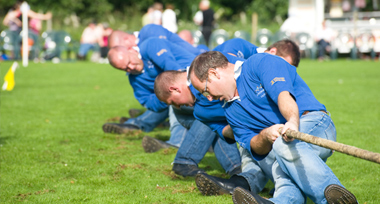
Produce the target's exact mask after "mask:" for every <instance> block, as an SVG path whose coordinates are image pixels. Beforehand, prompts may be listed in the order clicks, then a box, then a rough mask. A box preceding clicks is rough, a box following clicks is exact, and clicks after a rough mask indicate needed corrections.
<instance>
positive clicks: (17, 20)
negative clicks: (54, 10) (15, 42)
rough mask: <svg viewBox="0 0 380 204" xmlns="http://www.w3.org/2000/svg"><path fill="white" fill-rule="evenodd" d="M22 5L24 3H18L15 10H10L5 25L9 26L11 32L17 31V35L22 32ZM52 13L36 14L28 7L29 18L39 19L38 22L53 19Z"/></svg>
mask: <svg viewBox="0 0 380 204" xmlns="http://www.w3.org/2000/svg"><path fill="white" fill-rule="evenodd" d="M21 4H22V1H17V2H16V4H15V5H14V6H13V9H12V10H10V11H9V12H8V13H7V15H5V17H4V20H3V24H4V25H6V26H9V30H11V31H16V32H17V33H19V32H21V29H22V13H21V8H20V7H21ZM51 17H52V14H51V12H47V13H46V14H41V13H36V12H34V11H33V10H31V9H30V7H29V6H28V18H31V19H38V20H48V19H51Z"/></svg>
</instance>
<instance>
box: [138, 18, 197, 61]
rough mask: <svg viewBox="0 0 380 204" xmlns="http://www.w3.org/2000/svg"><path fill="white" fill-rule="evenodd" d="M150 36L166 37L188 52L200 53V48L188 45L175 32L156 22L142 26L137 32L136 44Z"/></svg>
mask: <svg viewBox="0 0 380 204" xmlns="http://www.w3.org/2000/svg"><path fill="white" fill-rule="evenodd" d="M151 37H157V38H160V39H166V40H168V41H170V42H172V43H174V44H176V45H179V46H181V47H182V48H184V49H185V50H187V51H188V52H190V53H192V54H195V55H198V54H200V50H199V49H197V48H195V47H193V46H192V45H190V44H189V43H188V42H186V41H184V40H183V39H182V38H180V37H179V36H178V35H177V34H175V33H172V32H170V31H169V30H168V29H166V28H164V27H162V26H161V25H156V24H148V25H146V26H144V27H143V28H142V29H141V30H140V32H139V34H138V46H139V47H140V43H142V42H144V41H145V40H147V39H149V38H151Z"/></svg>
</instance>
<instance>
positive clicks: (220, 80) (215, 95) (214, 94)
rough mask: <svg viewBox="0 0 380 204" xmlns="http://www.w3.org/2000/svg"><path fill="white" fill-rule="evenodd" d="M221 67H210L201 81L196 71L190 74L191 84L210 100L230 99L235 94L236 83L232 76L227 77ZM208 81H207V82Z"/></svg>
mask: <svg viewBox="0 0 380 204" xmlns="http://www.w3.org/2000/svg"><path fill="white" fill-rule="evenodd" d="M220 70H221V69H219V71H218V68H217V69H209V74H208V77H207V79H206V80H205V81H204V82H201V81H200V80H199V79H198V78H197V77H196V76H195V74H194V73H191V74H190V79H191V84H193V86H194V87H195V88H196V89H197V90H198V91H199V92H200V93H201V94H203V95H204V96H205V97H206V98H207V99H208V100H209V101H212V100H218V99H219V100H230V99H232V98H233V97H234V95H235V90H236V84H235V80H234V78H233V77H232V79H233V80H231V77H226V76H225V73H223V72H221V71H220ZM206 82H207V83H206Z"/></svg>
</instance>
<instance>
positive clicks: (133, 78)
mask: <svg viewBox="0 0 380 204" xmlns="http://www.w3.org/2000/svg"><path fill="white" fill-rule="evenodd" d="M127 76H128V78H129V83H130V84H131V86H132V88H133V93H134V95H135V98H136V99H137V101H138V102H139V103H140V104H141V105H143V106H144V107H145V108H147V109H149V110H151V111H155V112H160V111H163V110H165V109H166V108H167V107H168V105H166V103H164V102H161V101H160V100H158V98H157V96H156V94H154V80H155V78H152V77H150V76H149V75H148V74H147V73H146V72H143V73H141V74H138V75H134V74H129V73H127Z"/></svg>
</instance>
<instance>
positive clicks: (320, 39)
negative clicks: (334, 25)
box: [315, 21, 334, 61]
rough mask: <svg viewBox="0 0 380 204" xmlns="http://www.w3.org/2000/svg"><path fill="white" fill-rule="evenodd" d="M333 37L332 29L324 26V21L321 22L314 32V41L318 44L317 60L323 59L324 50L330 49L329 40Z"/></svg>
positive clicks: (328, 50)
mask: <svg viewBox="0 0 380 204" xmlns="http://www.w3.org/2000/svg"><path fill="white" fill-rule="evenodd" d="M333 37H334V31H333V30H332V29H331V28H329V27H327V26H326V21H323V22H322V26H321V27H319V29H317V32H316V33H315V41H316V42H317V44H318V60H319V61H323V59H324V58H325V55H326V52H330V51H331V44H330V43H331V41H332V40H333Z"/></svg>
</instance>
